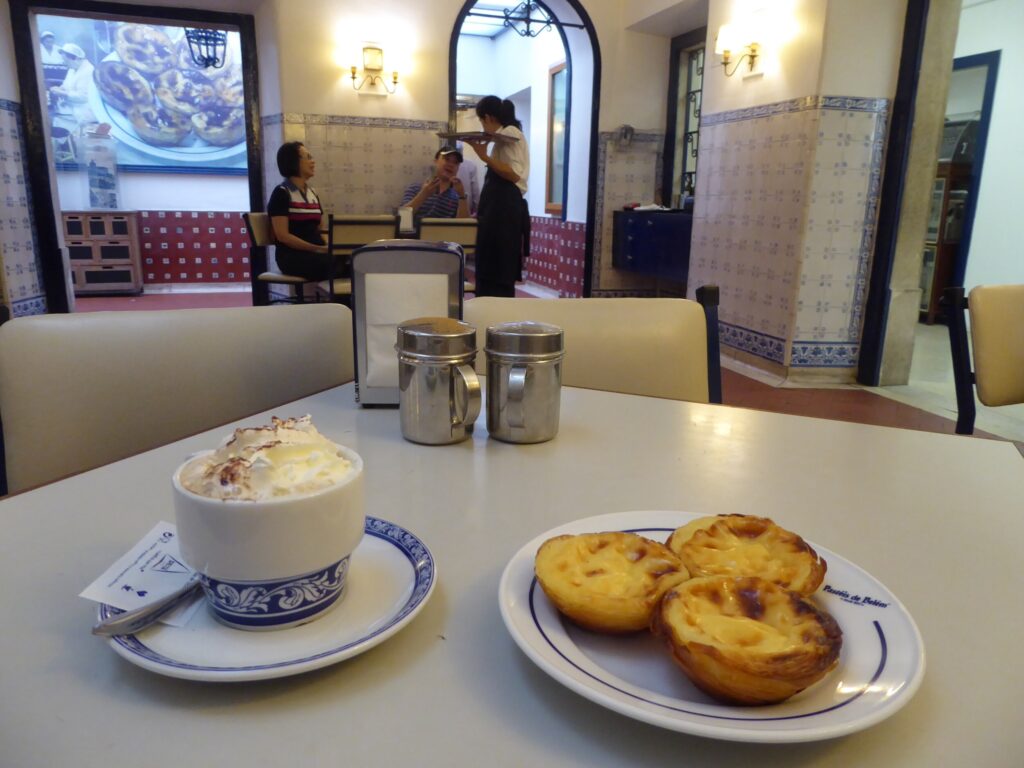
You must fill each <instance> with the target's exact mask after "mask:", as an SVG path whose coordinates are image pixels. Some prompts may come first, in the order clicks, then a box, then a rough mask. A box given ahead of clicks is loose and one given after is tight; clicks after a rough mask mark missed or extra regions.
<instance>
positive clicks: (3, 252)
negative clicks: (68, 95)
mask: <svg viewBox="0 0 1024 768" xmlns="http://www.w3.org/2000/svg"><path fill="white" fill-rule="evenodd" d="M23 135H24V134H23V131H22V116H21V105H20V104H18V103H17V102H14V101H7V100H5V99H0V181H2V187H0V262H2V266H3V280H2V284H3V295H2V296H0V302H2V303H4V304H7V305H8V307H9V308H10V312H11V316H12V317H20V316H22V315H39V314H43V313H45V312H46V299H45V298H44V295H43V286H42V283H41V280H40V266H39V255H38V252H37V247H36V236H35V222H34V220H33V216H32V206H31V202H32V195H31V192H30V190H29V186H28V173H27V172H26V165H25V162H26V159H25V145H24V139H23V138H22V137H23Z"/></svg>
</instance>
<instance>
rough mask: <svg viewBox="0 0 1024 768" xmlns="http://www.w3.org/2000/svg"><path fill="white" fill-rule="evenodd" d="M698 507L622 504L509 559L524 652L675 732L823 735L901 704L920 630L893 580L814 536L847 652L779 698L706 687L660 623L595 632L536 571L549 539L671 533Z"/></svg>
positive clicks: (911, 681) (754, 737) (863, 724)
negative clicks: (680, 663)
mask: <svg viewBox="0 0 1024 768" xmlns="http://www.w3.org/2000/svg"><path fill="white" fill-rule="evenodd" d="M695 517H697V515H692V514H688V513H686V512H620V513H615V514H611V515H601V516H598V517H591V518H587V519H584V520H577V521H575V522H572V523H569V524H567V525H562V526H559V527H557V528H553V529H552V530H550V531H548V532H546V533H544V534H541V535H540V536H538V537H537V538H535V539H534V540H533V541H530V542H529V543H527V544H526V545H525V546H523V548H522V549H520V550H519V552H517V553H516V555H515V556H514V557H513V558H512V559H511V560H510V561H509V564H508V566H506V568H505V572H504V573H503V574H502V577H501V584H500V587H499V590H498V597H499V604H500V607H501V616H502V618H503V619H504V621H505V626H506V627H507V628H508V631H509V633H510V634H511V635H512V638H513V639H514V640H515V642H516V644H517V645H518V646H519V647H520V648H521V649H522V651H523V652H524V653H525V654H526V655H527V656H528V657H529V658H530V659H531V660H532V661H533V662H534V663H535V664H537V666H538V667H540V668H541V669H542V670H544V671H545V672H547V673H548V674H549V675H551V677H553V678H554V679H555V680H557V681H558V682H560V683H561V684H562V685H565V686H566V687H568V688H569V689H571V690H573V691H575V692H576V693H578V694H580V695H581V696H584V697H585V698H588V699H590V700H591V701H593V702H596V703H598V704H600V705H602V706H604V707H607V708H608V709H611V710H614V711H616V712H618V713H620V714H623V715H626V716H627V717H631V718H634V719H636V720H641V721H643V722H646V723H650V724H652V725H656V726H660V727H662V728H668V729H670V730H673V731H680V732H682V733H690V734H694V735H697V736H707V737H710V738H716V739H725V740H728V741H748V742H762V743H772V742H775V743H778V742H801V741H817V740H820V739H829V738H835V737H837V736H845V735H847V734H850V733H854V732H855V731H859V730H862V729H864V728H867V727H869V726H871V725H874V724H875V723H878V722H881V721H882V720H884V719H886V718H887V717H890V716H891V715H893V714H895V713H896V712H897V711H898V710H899V709H900V708H902V707H903V705H904V704H906V703H907V702H908V701H910V699H911V698H912V697H913V695H914V694H915V693H916V692H917V689H918V687H920V685H921V680H922V679H923V677H924V667H925V662H924V645H923V643H922V640H921V634H920V632H919V631H918V629H917V626H916V625H915V624H914V620H913V619H912V618H911V617H910V614H909V613H908V612H907V609H906V608H904V607H903V605H902V604H901V603H900V601H899V600H897V599H896V597H895V595H893V594H892V593H891V592H890V591H889V590H888V589H886V588H885V586H883V585H882V584H881V583H880V582H879V581H877V580H876V579H875V578H874V577H872V576H871V575H870V574H868V573H866V572H865V571H863V570H862V569H860V568H858V567H857V566H856V565H854V564H853V563H851V562H849V561H848V560H844V559H843V558H841V557H839V556H838V555H836V554H834V553H833V552H831V551H829V550H827V549H825V548H824V547H819V546H818V545H817V544H814V543H813V542H809V543H811V546H813V547H814V549H815V550H817V552H818V554H820V555H821V556H822V557H824V558H825V560H826V561H827V562H828V573H827V575H826V576H825V582H824V584H823V585H822V587H821V589H819V590H818V592H817V593H816V594H815V595H814V597H813V600H814V601H815V602H816V603H818V605H820V606H822V607H824V608H825V609H826V610H827V611H828V612H829V613H831V614H832V616H833V617H835V619H836V621H838V622H839V626H840V627H841V628H842V630H843V650H842V653H841V654H840V657H839V664H838V665H837V666H836V668H835V669H834V670H832V672H830V673H829V674H828V675H827V676H826V677H825V678H824V679H822V680H820V681H819V682H817V683H815V684H814V685H813V686H811V687H810V688H808V689H807V690H805V691H801V692H800V693H798V694H797V695H796V696H793V697H792V698H790V699H788V700H786V701H784V702H782V703H780V704H773V705H769V706H762V707H740V706H728V705H725V704H721V703H719V702H717V701H715V700H714V699H711V698H710V697H708V696H707V695H706V694H704V693H702V692H701V691H699V690H698V689H697V688H696V687H694V686H693V684H692V683H690V681H689V680H688V679H687V678H686V677H685V675H684V674H683V672H682V671H681V670H680V669H679V668H678V667H677V666H676V665H675V663H674V662H673V661H672V660H671V658H670V656H669V654H668V652H667V651H666V650H665V648H664V647H663V646H662V644H661V643H660V642H659V641H657V640H656V639H655V638H654V637H653V636H652V635H651V634H650V633H649V632H641V633H638V634H636V635H631V636H626V637H622V636H611V635H600V634H596V633H593V632H587V631H585V630H582V629H580V628H578V627H576V626H575V625H574V624H572V623H570V622H568V621H566V620H564V619H563V618H562V616H561V615H560V614H559V613H558V611H557V610H556V609H555V607H554V606H553V605H552V604H551V602H550V601H549V600H548V599H547V596H546V595H545V594H544V591H543V590H542V589H541V588H540V587H539V586H538V584H537V580H536V578H535V577H534V571H533V561H534V556H535V554H536V552H537V549H538V547H540V545H541V544H542V543H543V542H544V541H546V540H547V539H549V538H551V537H552V536H558V535H561V534H578V533H592V532H595V531H633V532H635V533H639V534H640V535H641V536H647V537H648V538H651V539H655V540H658V541H664V540H665V539H666V538H667V537H668V535H669V533H671V532H672V531H673V530H675V529H676V528H677V527H679V526H681V525H683V524H685V523H687V522H689V521H690V520H692V519H694V518H695Z"/></svg>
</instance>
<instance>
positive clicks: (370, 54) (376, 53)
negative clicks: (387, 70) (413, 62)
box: [352, 45, 398, 93]
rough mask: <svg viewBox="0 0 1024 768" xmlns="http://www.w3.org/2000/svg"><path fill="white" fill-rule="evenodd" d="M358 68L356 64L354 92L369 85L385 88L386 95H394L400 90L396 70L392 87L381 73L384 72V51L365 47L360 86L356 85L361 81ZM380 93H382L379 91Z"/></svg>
mask: <svg viewBox="0 0 1024 768" xmlns="http://www.w3.org/2000/svg"><path fill="white" fill-rule="evenodd" d="M358 71H359V69H358V67H356V65H355V64H353V65H352V88H353V89H354V90H357V91H359V90H362V88H363V86H364V85H366V84H367V83H369V84H370V85H377V86H381V87H383V88H384V91H385V92H386V93H394V92H395V90H396V89H397V88H398V71H397V70H395V71H394V72H392V73H391V85H390V87H389V86H388V81H387V79H386V78H385V77H384V76H383V75H380V74H377V73H379V72H383V71H384V49H383V48H379V47H377V46H370V45H367V46H364V47H363V79H362V80H361V81H360V83H359V85H356V80H358V79H359V75H358V74H357V72H358ZM377 93H380V91H377Z"/></svg>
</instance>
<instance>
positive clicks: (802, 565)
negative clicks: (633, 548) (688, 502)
mask: <svg viewBox="0 0 1024 768" xmlns="http://www.w3.org/2000/svg"><path fill="white" fill-rule="evenodd" d="M666 543H667V546H668V548H669V549H671V550H672V551H673V552H674V553H675V554H676V555H678V556H679V559H680V560H682V561H683V564H684V565H685V566H686V567H687V569H688V570H689V571H690V573H691V574H693V575H694V576H759V577H760V578H762V579H766V580H768V581H772V582H775V583H776V584H779V585H781V586H783V587H786V588H787V589H791V590H793V591H794V592H799V593H800V594H801V595H810V594H813V593H814V591H815V590H817V589H818V587H819V586H821V582H822V580H823V579H824V578H825V571H826V569H827V567H828V565H827V563H826V562H825V560H824V559H822V558H821V557H820V556H819V555H818V553H817V552H815V551H814V549H813V548H812V547H811V546H810V545H809V544H808V543H807V542H806V541H804V540H803V539H802V538H800V537H799V536H798V535H796V534H795V533H793V532H791V531H787V530H786V529H785V528H782V527H780V526H778V525H776V524H775V523H774V522H772V521H771V520H769V519H768V518H767V517H752V516H750V515H720V516H718V517H704V518H699V519H697V520H694V521H693V522H691V523H689V524H687V525H684V526H683V527H682V528H679V529H677V530H676V531H675V532H673V533H672V535H671V536H669V538H668V541H667V542H666Z"/></svg>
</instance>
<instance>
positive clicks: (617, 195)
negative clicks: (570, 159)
mask: <svg viewBox="0 0 1024 768" xmlns="http://www.w3.org/2000/svg"><path fill="white" fill-rule="evenodd" d="M664 143H665V135H664V134H663V133H655V132H650V131H635V132H634V134H633V137H632V139H631V140H630V141H628V142H624V141H622V140H620V138H619V134H618V133H617V132H606V133H601V134H600V135H599V137H598V157H597V174H596V175H597V180H596V184H597V195H596V198H597V203H596V211H595V216H594V220H595V222H596V231H595V232H594V263H593V267H592V272H591V295H592V296H649V295H651V294H652V285H653V281H652V279H651V278H645V277H642V276H639V275H631V274H628V273H625V272H623V271H621V270H616V269H614V268H613V267H612V213H613V212H614V211H616V210H620V209H621V208H622V207H623V206H624V205H626V204H628V203H650V202H652V201H653V200H654V199H656V197H657V196H658V191H659V189H660V186H661V184H660V181H661V167H662V149H663V147H664Z"/></svg>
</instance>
